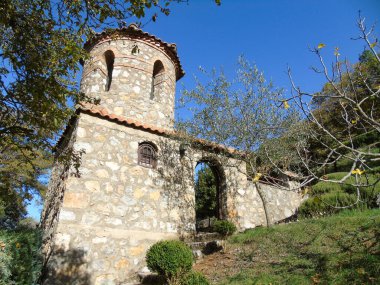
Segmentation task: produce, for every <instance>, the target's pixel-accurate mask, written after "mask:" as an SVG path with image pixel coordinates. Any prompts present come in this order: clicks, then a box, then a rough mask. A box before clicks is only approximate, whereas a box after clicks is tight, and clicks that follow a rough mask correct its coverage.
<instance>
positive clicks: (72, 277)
mask: <svg viewBox="0 0 380 285" xmlns="http://www.w3.org/2000/svg"><path fill="white" fill-rule="evenodd" d="M85 255H86V252H85V251H84V250H63V249H59V250H56V251H55V252H54V255H53V256H52V257H51V258H50V260H49V261H48V264H47V266H46V267H45V268H44V272H43V274H42V278H41V279H42V284H44V285H53V284H54V285H66V284H70V285H79V284H81V285H86V284H90V279H91V276H90V274H89V273H88V272H87V262H86V260H85Z"/></svg>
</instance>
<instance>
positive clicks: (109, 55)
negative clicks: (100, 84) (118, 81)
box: [104, 50, 115, 91]
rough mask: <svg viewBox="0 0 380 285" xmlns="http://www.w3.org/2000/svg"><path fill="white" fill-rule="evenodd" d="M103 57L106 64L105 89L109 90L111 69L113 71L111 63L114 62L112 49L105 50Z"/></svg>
mask: <svg viewBox="0 0 380 285" xmlns="http://www.w3.org/2000/svg"><path fill="white" fill-rule="evenodd" d="M104 59H105V61H106V65H107V81H106V86H105V90H106V91H109V90H110V88H111V82H112V71H113V64H114V62H115V54H114V53H113V51H112V50H107V51H106V52H105V53H104Z"/></svg>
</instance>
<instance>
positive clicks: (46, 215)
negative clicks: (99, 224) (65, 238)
mask: <svg viewBox="0 0 380 285" xmlns="http://www.w3.org/2000/svg"><path fill="white" fill-rule="evenodd" d="M77 124H78V121H77V120H76V119H75V118H74V119H73V120H71V122H70V125H71V126H70V127H69V128H68V132H66V134H65V136H64V137H63V139H62V143H61V146H60V149H59V150H57V152H56V154H55V162H54V166H53V169H52V172H51V177H50V181H49V186H48V189H49V190H48V191H47V193H46V196H45V203H44V208H43V211H42V213H41V228H42V230H43V244H42V253H43V256H44V263H46V262H47V260H49V258H50V256H51V254H52V250H53V247H54V246H53V241H54V237H55V233H56V231H57V227H58V222H59V213H60V210H61V207H62V201H63V196H64V194H65V190H66V181H67V179H68V177H69V173H70V171H71V172H72V173H73V174H75V173H76V170H75V169H70V163H69V162H67V160H66V161H65V160H60V159H61V158H63V157H65V156H68V155H71V154H73V146H74V143H75V138H76V131H77Z"/></svg>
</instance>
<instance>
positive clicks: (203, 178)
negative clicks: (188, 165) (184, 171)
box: [195, 164, 217, 220]
mask: <svg viewBox="0 0 380 285" xmlns="http://www.w3.org/2000/svg"><path fill="white" fill-rule="evenodd" d="M216 186H217V185H216V180H215V176H214V174H213V172H212V169H211V168H210V167H209V166H208V165H207V164H202V167H201V169H200V170H199V171H198V173H197V177H196V181H195V201H196V204H195V210H196V214H197V220H202V219H206V218H211V217H215V216H216V211H217V209H216V200H217V197H216V191H217V190H216Z"/></svg>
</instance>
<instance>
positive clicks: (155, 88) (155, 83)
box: [150, 60, 165, 99]
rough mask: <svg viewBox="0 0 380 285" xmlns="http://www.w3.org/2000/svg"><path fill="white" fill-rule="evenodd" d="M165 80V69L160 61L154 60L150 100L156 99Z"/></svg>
mask: <svg viewBox="0 0 380 285" xmlns="http://www.w3.org/2000/svg"><path fill="white" fill-rule="evenodd" d="M164 80H165V67H164V65H163V64H162V62H161V61H160V60H156V61H155V63H154V65H153V76H152V90H151V93H150V99H154V98H156V97H157V96H158V95H159V93H160V88H161V85H162V83H163V82H164Z"/></svg>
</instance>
